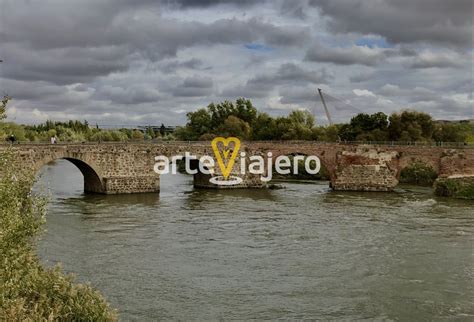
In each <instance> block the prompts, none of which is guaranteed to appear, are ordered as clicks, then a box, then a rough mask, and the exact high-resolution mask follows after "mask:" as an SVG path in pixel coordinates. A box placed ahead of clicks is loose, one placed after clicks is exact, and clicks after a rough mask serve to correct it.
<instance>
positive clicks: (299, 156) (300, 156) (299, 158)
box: [273, 152, 332, 182]
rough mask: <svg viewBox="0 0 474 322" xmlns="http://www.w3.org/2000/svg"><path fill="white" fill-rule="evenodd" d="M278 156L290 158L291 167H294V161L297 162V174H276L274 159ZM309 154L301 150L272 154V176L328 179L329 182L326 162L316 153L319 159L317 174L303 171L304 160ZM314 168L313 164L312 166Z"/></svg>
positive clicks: (329, 172) (278, 177)
mask: <svg viewBox="0 0 474 322" xmlns="http://www.w3.org/2000/svg"><path fill="white" fill-rule="evenodd" d="M279 156H288V157H289V158H290V160H291V164H292V165H291V167H292V168H293V167H294V162H297V168H298V174H296V175H295V174H288V175H281V174H278V173H277V172H276V170H275V164H276V159H277V157H279ZM308 156H309V154H307V153H303V152H290V153H286V154H285V153H283V154H274V155H273V177H274V178H276V179H296V180H298V179H299V180H315V181H329V182H331V179H332V178H331V171H329V168H328V167H327V164H326V163H327V162H326V160H324V158H321V157H320V156H319V155H316V156H317V157H318V158H319V161H320V166H321V168H320V171H319V172H318V173H317V174H309V173H306V171H305V161H306V158H307V157H308ZM312 168H314V166H312Z"/></svg>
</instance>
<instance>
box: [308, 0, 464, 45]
mask: <svg viewBox="0 0 474 322" xmlns="http://www.w3.org/2000/svg"><path fill="white" fill-rule="evenodd" d="M310 3H311V4H312V5H313V6H316V7H318V8H319V9H320V10H321V12H322V14H323V15H326V16H329V17H330V18H331V20H330V23H329V26H330V28H331V29H332V30H333V31H336V32H341V33H354V32H359V33H362V34H378V35H381V36H383V37H386V38H387V40H388V41H390V42H392V43H416V42H418V41H423V42H427V43H438V44H449V45H454V46H458V47H464V48H470V47H472V27H473V19H472V13H473V1H472V0H449V1H447V0H380V1H366V0H351V1H346V0H312V1H310Z"/></svg>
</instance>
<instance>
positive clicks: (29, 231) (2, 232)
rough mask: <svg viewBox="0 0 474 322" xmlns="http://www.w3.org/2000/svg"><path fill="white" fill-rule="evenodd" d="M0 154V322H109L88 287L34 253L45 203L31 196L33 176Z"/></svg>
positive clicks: (108, 312) (106, 308)
mask: <svg viewBox="0 0 474 322" xmlns="http://www.w3.org/2000/svg"><path fill="white" fill-rule="evenodd" d="M12 160H13V157H12V156H11V155H10V154H8V153H1V154H0V169H2V172H1V174H0V214H1V216H0V254H2V255H1V257H0V285H1V287H0V320H1V321H24V320H27V321H53V320H68V321H72V320H74V321H76V320H80V321H96V320H101V321H110V320H116V313H115V312H114V311H113V310H111V309H110V307H109V305H108V304H107V303H106V301H105V299H104V298H103V297H102V296H101V295H100V294H99V293H98V292H96V291H94V290H93V289H92V288H91V287H90V286H88V285H83V284H76V283H74V280H73V277H72V276H70V275H65V274H63V273H62V272H61V270H60V268H59V267H55V268H51V269H50V268H43V267H42V266H41V264H40V261H39V259H38V256H37V255H36V253H35V251H34V248H35V247H34V241H35V237H37V235H38V234H39V233H40V232H41V229H42V224H43V222H44V216H45V209H46V200H45V199H44V198H42V197H38V196H34V195H32V193H31V186H32V184H33V182H34V176H33V175H30V174H29V173H26V172H24V171H20V170H19V169H18V168H15V166H14V164H15V163H14V162H12Z"/></svg>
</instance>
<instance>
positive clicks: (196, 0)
mask: <svg viewBox="0 0 474 322" xmlns="http://www.w3.org/2000/svg"><path fill="white" fill-rule="evenodd" d="M161 1H162V3H163V4H177V5H179V6H181V7H184V8H185V7H191V8H199V7H210V6H215V5H219V4H233V5H237V6H249V5H257V4H258V3H259V2H260V3H261V2H264V1H255V0H161Z"/></svg>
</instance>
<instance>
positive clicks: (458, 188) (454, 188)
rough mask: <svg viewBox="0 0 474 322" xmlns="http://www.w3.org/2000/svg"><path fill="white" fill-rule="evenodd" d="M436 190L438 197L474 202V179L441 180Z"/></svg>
mask: <svg viewBox="0 0 474 322" xmlns="http://www.w3.org/2000/svg"><path fill="white" fill-rule="evenodd" d="M434 190H435V194H436V195H437V196H442V197H454V198H458V199H470V200H474V177H465V178H440V179H438V180H436V182H435V185H434Z"/></svg>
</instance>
